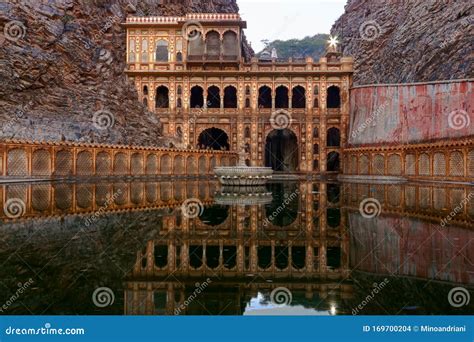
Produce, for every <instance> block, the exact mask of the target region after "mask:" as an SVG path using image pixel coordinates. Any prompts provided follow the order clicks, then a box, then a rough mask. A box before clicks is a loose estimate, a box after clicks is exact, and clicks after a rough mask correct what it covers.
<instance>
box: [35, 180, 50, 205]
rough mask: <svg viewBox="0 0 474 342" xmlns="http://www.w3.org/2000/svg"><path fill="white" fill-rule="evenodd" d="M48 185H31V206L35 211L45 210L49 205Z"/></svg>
mask: <svg viewBox="0 0 474 342" xmlns="http://www.w3.org/2000/svg"><path fill="white" fill-rule="evenodd" d="M50 194H51V192H50V186H49V185H47V184H35V185H32V186H31V207H32V208H33V210H35V211H40V212H41V211H46V210H48V209H49V208H50V206H51V196H50Z"/></svg>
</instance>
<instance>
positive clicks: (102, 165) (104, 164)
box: [95, 152, 111, 176]
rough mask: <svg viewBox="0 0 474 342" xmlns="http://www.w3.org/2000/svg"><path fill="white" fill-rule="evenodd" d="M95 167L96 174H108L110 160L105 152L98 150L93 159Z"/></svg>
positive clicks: (109, 171)
mask: <svg viewBox="0 0 474 342" xmlns="http://www.w3.org/2000/svg"><path fill="white" fill-rule="evenodd" d="M95 168H96V173H97V175H104V176H105V175H110V173H111V161H110V155H109V154H108V153H107V152H99V153H98V154H97V157H96V160H95Z"/></svg>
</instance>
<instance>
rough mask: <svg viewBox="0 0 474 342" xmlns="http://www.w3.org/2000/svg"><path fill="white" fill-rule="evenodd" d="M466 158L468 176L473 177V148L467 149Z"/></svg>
mask: <svg viewBox="0 0 474 342" xmlns="http://www.w3.org/2000/svg"><path fill="white" fill-rule="evenodd" d="M467 160H468V165H467V173H468V175H469V176H472V177H474V150H470V151H469V153H468V154H467Z"/></svg>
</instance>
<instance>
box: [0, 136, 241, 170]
mask: <svg viewBox="0 0 474 342" xmlns="http://www.w3.org/2000/svg"><path fill="white" fill-rule="evenodd" d="M235 162H236V156H235V153H233V152H224V151H212V150H180V149H172V148H152V147H133V146H131V147H128V146H119V145H99V144H79V143H62V142H61V143H30V142H14V141H11V142H0V176H3V177H5V178H6V179H9V178H66V177H92V176H98V177H110V176H153V175H173V176H177V175H178V176H179V175H209V174H212V172H213V169H214V167H215V166H219V165H224V166H225V165H235Z"/></svg>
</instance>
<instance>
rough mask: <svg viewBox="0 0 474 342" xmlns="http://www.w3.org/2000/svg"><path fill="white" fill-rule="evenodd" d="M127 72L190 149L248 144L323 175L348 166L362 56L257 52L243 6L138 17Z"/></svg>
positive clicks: (260, 154) (254, 153) (267, 157)
mask: <svg viewBox="0 0 474 342" xmlns="http://www.w3.org/2000/svg"><path fill="white" fill-rule="evenodd" d="M124 26H125V27H126V29H127V68H126V73H127V75H128V77H129V79H130V80H132V81H133V82H134V84H135V86H136V89H137V91H138V94H139V97H140V99H141V101H142V102H143V104H144V105H145V106H147V107H148V108H149V110H150V111H153V112H155V113H156V115H157V116H158V117H159V119H160V120H161V122H162V124H163V130H164V134H166V135H171V136H176V137H179V138H181V139H182V141H183V144H184V145H185V146H187V147H190V148H201V149H214V150H232V151H237V150H239V149H240V148H245V150H246V152H247V153H248V159H247V161H246V162H247V164H248V165H254V166H270V167H272V168H273V169H274V170H275V171H282V172H302V173H316V174H331V173H337V172H339V170H340V169H341V168H342V165H341V163H342V158H340V154H341V152H340V149H341V146H343V145H344V143H345V142H346V140H347V136H346V132H347V127H348V122H349V89H350V86H351V82H352V72H353V60H352V58H349V57H342V56H341V55H340V54H339V53H337V52H336V50H335V49H332V50H333V51H332V52H331V51H330V52H328V53H327V55H326V56H325V57H322V58H320V59H319V61H317V62H316V61H314V60H313V59H312V58H309V57H307V58H293V59H292V58H290V59H289V60H283V59H280V58H278V57H277V53H276V51H273V52H271V53H269V56H270V58H258V57H251V58H248V56H246V55H245V53H244V47H243V39H242V38H243V29H244V28H246V22H245V21H243V20H242V19H241V18H240V16H239V15H238V14H206V13H202V14H196V13H194V14H187V15H186V16H184V17H128V18H127V20H126V23H124Z"/></svg>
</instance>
